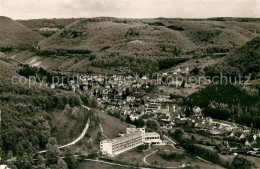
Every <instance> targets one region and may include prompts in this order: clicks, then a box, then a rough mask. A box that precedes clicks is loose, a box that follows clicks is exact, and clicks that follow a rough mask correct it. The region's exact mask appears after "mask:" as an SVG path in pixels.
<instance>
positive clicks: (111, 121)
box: [99, 111, 127, 138]
mask: <svg viewBox="0 0 260 169" xmlns="http://www.w3.org/2000/svg"><path fill="white" fill-rule="evenodd" d="M99 115H100V123H101V126H102V128H103V130H104V134H105V135H106V136H107V137H109V138H115V137H118V134H119V132H125V131H126V128H127V124H126V123H124V122H122V121H121V120H119V119H117V118H115V117H112V116H110V115H108V114H106V113H105V112H101V111H99Z"/></svg>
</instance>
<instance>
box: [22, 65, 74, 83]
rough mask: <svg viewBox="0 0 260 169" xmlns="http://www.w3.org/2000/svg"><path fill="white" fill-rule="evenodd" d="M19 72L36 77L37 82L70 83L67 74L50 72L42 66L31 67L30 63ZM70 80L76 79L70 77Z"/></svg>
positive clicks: (25, 75) (27, 76)
mask: <svg viewBox="0 0 260 169" xmlns="http://www.w3.org/2000/svg"><path fill="white" fill-rule="evenodd" d="M18 73H19V74H20V75H21V76H24V77H26V78H29V77H30V76H31V77H35V80H36V81H37V82H42V81H44V82H46V83H63V84H67V83H68V78H67V76H64V75H62V74H60V73H57V74H55V73H50V72H48V71H47V70H45V69H43V68H42V67H40V68H38V67H35V66H33V67H31V66H29V65H27V64H26V65H23V68H22V69H20V70H19V71H18ZM70 80H75V79H70Z"/></svg>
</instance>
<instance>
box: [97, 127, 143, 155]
mask: <svg viewBox="0 0 260 169" xmlns="http://www.w3.org/2000/svg"><path fill="white" fill-rule="evenodd" d="M143 143H144V133H143V132H141V131H134V132H132V133H130V134H126V135H124V136H122V137H118V138H115V139H107V140H104V141H101V142H100V150H101V152H102V154H103V155H108V156H115V155H118V154H120V153H123V152H125V151H127V150H130V149H132V148H135V147H137V146H139V145H142V144H143Z"/></svg>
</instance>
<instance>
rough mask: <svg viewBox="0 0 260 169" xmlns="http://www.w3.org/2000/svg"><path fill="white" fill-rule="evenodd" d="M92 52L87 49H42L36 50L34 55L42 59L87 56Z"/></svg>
mask: <svg viewBox="0 0 260 169" xmlns="http://www.w3.org/2000/svg"><path fill="white" fill-rule="evenodd" d="M91 53H92V51H91V50H88V49H44V50H37V51H36V54H37V55H39V56H43V57H53V56H73V55H82V56H88V55H89V54H91Z"/></svg>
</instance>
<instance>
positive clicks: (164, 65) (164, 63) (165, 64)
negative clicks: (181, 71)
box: [158, 59, 186, 70]
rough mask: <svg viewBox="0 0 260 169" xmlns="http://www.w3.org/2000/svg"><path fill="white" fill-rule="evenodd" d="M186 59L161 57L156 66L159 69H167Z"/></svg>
mask: <svg viewBox="0 0 260 169" xmlns="http://www.w3.org/2000/svg"><path fill="white" fill-rule="evenodd" d="M185 61H186V59H162V60H159V61H158V67H159V69H160V70H162V69H168V68H170V67H173V66H176V65H177V64H180V63H183V62H185Z"/></svg>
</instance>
